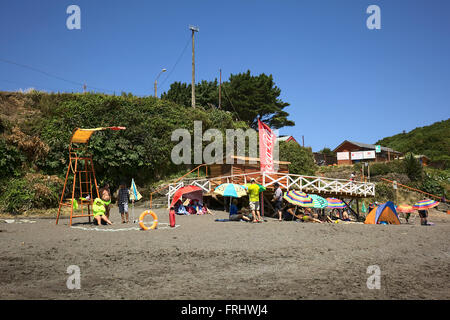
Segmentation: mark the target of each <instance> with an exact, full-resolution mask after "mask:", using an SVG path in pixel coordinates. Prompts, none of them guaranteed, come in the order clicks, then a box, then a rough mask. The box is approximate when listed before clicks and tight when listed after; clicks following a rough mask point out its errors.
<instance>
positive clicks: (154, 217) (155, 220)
mask: <svg viewBox="0 0 450 320" xmlns="http://www.w3.org/2000/svg"><path fill="white" fill-rule="evenodd" d="M148 214H149V215H151V216H152V217H153V224H152V225H151V226H150V227H147V226H146V225H145V224H144V217H145V216H146V215H148ZM139 226H140V227H141V229H142V230H153V229H156V227H157V226H158V216H157V215H156V213H154V212H153V211H151V210H147V211H144V212H142V213H141V215H140V216H139Z"/></svg>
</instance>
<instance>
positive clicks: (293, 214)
mask: <svg viewBox="0 0 450 320" xmlns="http://www.w3.org/2000/svg"><path fill="white" fill-rule="evenodd" d="M297 211H298V210H297V207H296V206H295V205H293V204H291V203H287V205H285V206H284V207H283V209H282V212H283V213H282V217H283V220H286V221H294V220H296V219H301V218H302V215H298V214H297Z"/></svg>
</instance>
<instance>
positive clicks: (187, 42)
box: [161, 38, 191, 87]
mask: <svg viewBox="0 0 450 320" xmlns="http://www.w3.org/2000/svg"><path fill="white" fill-rule="evenodd" d="M190 40H191V38H189V39H188V40H187V41H186V45H185V46H184V49H183V51H182V52H181V54H180V56H179V57H178V59H177V62H175V65H174V66H173V67H172V69H171V70H170V71H169V73H168V74H167V76H166V77H165V78H164V80H163V81H162V83H161V87H162V86H163V85H164V83H166V81H167V79H169V77H170V75H171V74H172V72H173V71H174V70H175V68H176V67H177V65H178V63H179V62H180V60H181V58H182V57H183V55H184V53H185V51H186V49H187V47H188V45H189V42H190Z"/></svg>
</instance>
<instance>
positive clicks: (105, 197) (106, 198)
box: [98, 183, 111, 219]
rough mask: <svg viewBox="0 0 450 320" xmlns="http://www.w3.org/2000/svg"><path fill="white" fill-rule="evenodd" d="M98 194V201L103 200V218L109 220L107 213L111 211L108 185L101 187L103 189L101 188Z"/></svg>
mask: <svg viewBox="0 0 450 320" xmlns="http://www.w3.org/2000/svg"><path fill="white" fill-rule="evenodd" d="M98 193H99V194H100V199H102V200H103V203H104V204H105V209H106V211H105V216H106V217H107V218H108V219H109V211H110V209H111V207H110V204H111V190H110V189H109V184H108V183H105V184H104V185H103V188H101V189H100V190H99V191H98Z"/></svg>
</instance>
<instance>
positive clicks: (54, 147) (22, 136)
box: [0, 91, 314, 214]
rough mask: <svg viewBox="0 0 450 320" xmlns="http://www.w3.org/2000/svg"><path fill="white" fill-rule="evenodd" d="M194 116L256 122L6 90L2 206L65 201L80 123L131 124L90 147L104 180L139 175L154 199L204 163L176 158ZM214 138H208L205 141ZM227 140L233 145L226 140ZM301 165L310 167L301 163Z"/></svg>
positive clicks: (217, 122)
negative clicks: (179, 135) (176, 134)
mask: <svg viewBox="0 0 450 320" xmlns="http://www.w3.org/2000/svg"><path fill="white" fill-rule="evenodd" d="M194 121H201V122H202V131H203V132H205V131H206V130H208V129H210V128H214V129H218V130H219V131H221V132H222V133H225V130H226V129H238V128H242V129H244V130H246V129H248V128H249V125H248V124H247V123H246V122H245V121H236V119H235V115H234V114H233V113H231V112H228V111H223V110H219V109H217V108H211V107H210V108H204V107H201V106H198V107H196V108H192V107H190V106H182V105H179V104H177V103H175V102H173V101H170V100H164V99H157V98H154V97H136V96H133V95H131V94H122V95H120V96H112V95H105V94H97V93H86V94H79V93H74V94H72V93H61V94H59V93H58V94H56V93H43V92H38V91H31V92H29V93H19V92H0V212H7V213H12V214H20V213H24V212H27V211H28V210H33V209H40V208H41V209H45V208H54V207H57V206H58V201H59V197H60V196H61V190H62V186H63V183H64V179H65V173H66V171H67V167H68V159H69V153H68V147H69V140H70V137H71V135H72V132H73V130H74V129H75V128H97V127H109V126H124V127H126V130H121V131H110V130H107V131H98V132H95V133H94V134H93V135H92V137H91V141H90V144H89V151H90V152H91V153H92V154H93V158H94V164H95V171H96V177H97V182H98V184H99V185H101V184H103V183H104V182H108V183H109V184H110V186H111V189H112V191H113V192H114V190H116V189H117V187H118V185H119V183H120V182H121V181H126V182H127V183H129V182H130V181H131V178H134V179H135V181H136V184H137V186H138V187H139V189H140V192H141V193H142V195H143V196H144V198H148V196H149V191H150V190H153V189H154V188H155V186H156V185H157V184H159V183H161V182H162V181H167V180H168V179H173V178H175V177H179V176H181V175H182V174H184V173H186V172H187V171H188V169H190V167H195V166H196V164H192V165H184V164H182V165H175V164H174V163H173V162H172V160H171V152H172V149H173V147H174V146H175V145H176V144H178V141H176V142H172V141H171V136H172V132H173V131H174V130H175V129H187V130H188V131H189V132H190V133H191V137H192V136H193V131H194ZM224 136H225V135H224ZM192 140H193V139H192ZM209 143H210V141H204V142H203V148H205V146H207V145H208V144H209ZM223 143H224V150H225V143H226V141H225V139H224V141H223ZM191 146H193V141H192V142H191ZM192 150H193V148H192ZM191 156H192V158H193V152H192V155H191ZM290 158H293V159H295V161H296V162H298V163H302V158H305V159H306V160H305V161H306V162H307V163H309V166H313V165H314V164H313V163H311V159H312V152H311V150H310V149H305V150H303V148H302V149H299V150H297V149H295V150H291V152H289V155H288V156H287V158H285V160H287V161H289V160H290ZM296 170H298V171H299V173H302V172H303V171H305V170H310V169H309V167H306V166H301V165H298V166H297V169H296ZM305 173H306V171H305ZM69 183H70V181H69Z"/></svg>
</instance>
